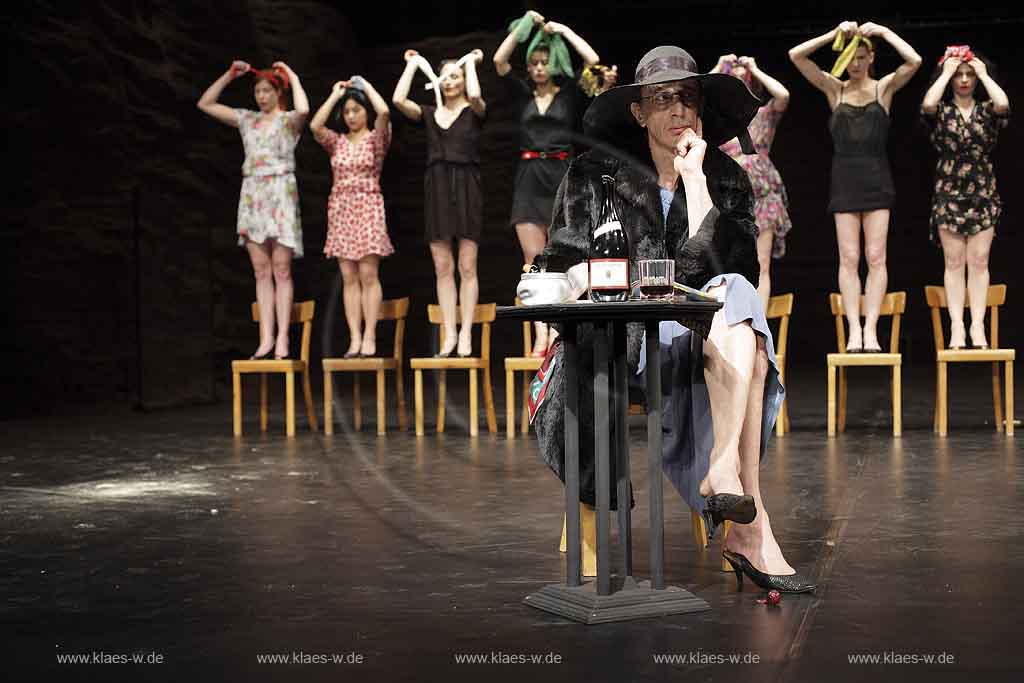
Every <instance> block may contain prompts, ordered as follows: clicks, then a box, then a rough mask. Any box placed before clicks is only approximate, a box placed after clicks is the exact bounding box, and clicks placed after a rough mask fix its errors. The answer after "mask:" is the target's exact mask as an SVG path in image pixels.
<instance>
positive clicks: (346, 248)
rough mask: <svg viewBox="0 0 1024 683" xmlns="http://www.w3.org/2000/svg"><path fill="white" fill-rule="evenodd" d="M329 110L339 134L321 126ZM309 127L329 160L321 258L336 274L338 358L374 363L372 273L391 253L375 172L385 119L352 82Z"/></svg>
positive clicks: (375, 101)
mask: <svg viewBox="0 0 1024 683" xmlns="http://www.w3.org/2000/svg"><path fill="white" fill-rule="evenodd" d="M336 106H337V107H338V119H339V120H340V123H339V126H340V127H341V128H342V130H343V131H344V132H343V133H341V134H339V133H335V132H334V131H333V130H331V129H330V128H328V127H327V126H326V125H325V124H326V123H327V118H328V117H329V116H330V113H331V111H332V110H333V109H334V108H335V107H336ZM371 111H372V112H373V114H374V116H373V118H371V117H370V112H371ZM309 127H310V129H312V131H313V135H314V137H316V140H317V142H319V143H320V144H321V145H323V147H324V149H326V150H327V153H328V154H330V156H331V169H332V171H333V173H334V187H332V188H331V196H330V198H329V199H328V200H327V243H326V244H325V245H324V254H325V255H327V256H328V257H332V258H337V259H338V265H339V266H340V267H341V277H342V283H343V295H342V298H343V300H344V303H345V320H346V321H347V322H348V330H349V346H348V351H347V352H346V353H345V358H353V357H355V356H374V355H376V353H377V316H378V315H379V312H380V303H381V299H382V298H383V294H382V292H381V286H380V278H379V277H378V267H379V265H380V259H381V257H382V256H389V255H391V254H392V253H394V251H395V249H394V247H392V246H391V240H390V239H389V238H388V230H387V225H386V223H385V220H384V197H383V196H381V193H380V172H381V169H382V168H383V166H384V157H385V156H386V155H387V152H388V146H389V145H390V144H391V123H390V112H389V111H388V106H387V104H386V103H385V102H384V99H383V98H381V96H380V95H379V94H378V93H377V91H376V90H375V89H374V87H373V86H372V85H370V83H369V82H367V81H366V80H365V79H363V78H361V77H359V76H353V77H352V79H351V80H348V81H338V82H337V83H335V84H334V88H333V89H332V91H331V95H330V97H328V98H327V101H326V102H324V103H323V105H322V106H321V107H320V109H319V110H318V111H317V113H316V115H315V116H314V117H313V120H312V121H311V122H310V124H309Z"/></svg>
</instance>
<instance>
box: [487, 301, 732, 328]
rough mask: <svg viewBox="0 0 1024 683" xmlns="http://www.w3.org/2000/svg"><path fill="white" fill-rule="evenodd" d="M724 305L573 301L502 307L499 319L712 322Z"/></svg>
mask: <svg viewBox="0 0 1024 683" xmlns="http://www.w3.org/2000/svg"><path fill="white" fill-rule="evenodd" d="M721 307H722V304H721V303H720V302H717V301H690V300H687V299H684V298H682V297H677V298H675V299H671V300H667V301H614V302H608V303H603V302H602V303H598V302H594V301H587V300H583V301H573V302H570V303H565V304H544V305H538V306H498V309H497V317H498V318H503V319H506V320H541V321H544V322H592V321H602V320H605V321H626V322H645V321H648V320H678V319H680V318H687V319H690V320H693V319H704V320H707V321H710V320H711V318H712V316H714V314H715V311H717V310H718V309H720V308H721Z"/></svg>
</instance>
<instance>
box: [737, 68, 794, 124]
mask: <svg viewBox="0 0 1024 683" xmlns="http://www.w3.org/2000/svg"><path fill="white" fill-rule="evenodd" d="M739 63H740V64H741V65H742V66H745V67H747V71H749V72H750V75H751V77H753V78H756V79H757V80H758V82H760V83H761V85H763V86H764V89H765V90H766V91H767V92H768V94H769V95H771V96H772V109H774V110H775V111H786V107H788V106H789V90H787V89H786V86H784V85H782V83H779V82H778V81H777V80H775V79H774V78H772V77H771V76H769V75H768V74H766V73H765V72H763V71H761V68H760V67H758V65H757V62H756V61H755V60H754V58H753V57H740V58H739Z"/></svg>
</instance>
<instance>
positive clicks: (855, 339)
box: [846, 327, 864, 353]
mask: <svg viewBox="0 0 1024 683" xmlns="http://www.w3.org/2000/svg"><path fill="white" fill-rule="evenodd" d="M863 350H864V340H863V338H862V337H861V330H860V328H859V327H858V328H856V329H854V328H852V327H851V328H850V338H849V339H847V340H846V352H847V353H858V352H860V351H863Z"/></svg>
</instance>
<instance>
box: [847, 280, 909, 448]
mask: <svg viewBox="0 0 1024 683" xmlns="http://www.w3.org/2000/svg"><path fill="white" fill-rule="evenodd" d="M829 303H830V304H831V306H832V315H834V316H835V317H836V342H837V345H838V348H839V352H838V353H830V354H828V435H829V436H835V435H836V408H837V406H836V370H838V371H839V405H838V411H839V431H841V432H842V431H845V430H846V368H848V367H850V366H876V367H879V366H882V367H884V366H888V367H891V368H892V435H893V436H900V434H902V433H903V379H902V375H901V371H902V366H903V354H901V353H900V352H899V345H900V318H901V317H902V316H903V312H904V311H905V310H906V307H907V293H906V292H890V293H888V294H886V295H885V299H883V300H882V309H881V311H880V313H881V315H889V316H892V332H891V334H890V336H889V352H888V353H846V327H845V325H844V323H843V319H844V317H845V311H844V309H843V298H842V297H841V296H840V295H839V294H836V293H832V294H830V295H829ZM860 307H861V310H864V297H863V296H861V298H860Z"/></svg>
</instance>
